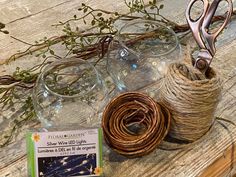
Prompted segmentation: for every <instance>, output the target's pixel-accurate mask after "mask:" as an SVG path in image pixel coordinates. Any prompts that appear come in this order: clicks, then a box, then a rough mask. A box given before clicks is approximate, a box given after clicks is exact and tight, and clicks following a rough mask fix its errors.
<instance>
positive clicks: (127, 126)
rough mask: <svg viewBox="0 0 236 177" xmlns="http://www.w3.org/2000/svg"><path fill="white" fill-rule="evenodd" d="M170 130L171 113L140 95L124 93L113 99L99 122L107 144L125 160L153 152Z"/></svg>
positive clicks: (146, 96) (149, 98)
mask: <svg viewBox="0 0 236 177" xmlns="http://www.w3.org/2000/svg"><path fill="white" fill-rule="evenodd" d="M169 127H170V112H169V111H168V110H167V109H166V108H165V107H164V106H162V105H161V104H159V103H157V102H155V101H154V100H153V99H152V98H151V97H149V96H148V95H146V94H143V93H139V92H127V93H124V94H121V95H119V96H118V97H116V98H114V99H113V100H112V101H111V102H110V103H109V104H108V105H107V106H106V108H105V110H104V113H103V118H102V128H103V135H104V139H105V141H106V143H107V144H108V145H109V146H110V147H111V148H112V149H113V150H114V151H116V152H117V153H119V154H121V155H124V156H127V157H140V156H143V155H146V154H148V153H150V152H152V151H153V150H154V149H156V148H157V146H158V145H159V144H160V143H161V141H162V140H163V139H164V137H165V136H166V135H167V133H168V130H169Z"/></svg>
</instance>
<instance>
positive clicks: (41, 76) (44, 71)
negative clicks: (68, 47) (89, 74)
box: [35, 58, 106, 98]
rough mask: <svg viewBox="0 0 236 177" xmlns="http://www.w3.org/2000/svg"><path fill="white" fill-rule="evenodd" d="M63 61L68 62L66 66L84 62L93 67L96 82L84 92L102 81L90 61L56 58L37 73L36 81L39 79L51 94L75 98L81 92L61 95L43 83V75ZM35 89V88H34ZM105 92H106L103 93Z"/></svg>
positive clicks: (63, 62)
mask: <svg viewBox="0 0 236 177" xmlns="http://www.w3.org/2000/svg"><path fill="white" fill-rule="evenodd" d="M72 62H73V63H72ZM65 63H68V66H67V67H70V66H73V64H86V65H88V66H89V67H90V68H92V69H93V71H94V73H95V75H96V79H97V81H98V82H96V83H95V84H94V85H93V86H92V87H91V89H90V90H89V91H88V92H86V94H88V93H89V92H91V91H92V90H93V89H95V88H96V86H98V84H99V82H103V81H102V79H101V77H100V74H99V72H98V70H97V69H96V68H95V66H93V65H92V64H91V63H90V62H88V61H86V60H83V59H80V58H63V59H60V60H58V61H57V60H56V61H53V62H52V63H50V64H48V65H47V66H46V67H45V68H44V69H43V71H42V73H41V74H40V75H39V78H38V80H37V83H38V82H39V80H41V81H42V85H43V86H44V87H45V89H46V90H47V91H48V92H49V93H51V94H53V95H56V96H57V97H61V98H76V97H79V96H81V94H79V93H77V94H74V95H63V94H59V93H57V92H55V91H53V90H52V89H50V88H49V87H48V85H47V84H46V83H45V77H46V74H47V73H48V72H49V71H50V70H51V69H53V68H55V67H57V66H60V65H63V64H65ZM103 86H104V87H105V85H104V83H103ZM35 89H36V88H35ZM105 90H106V89H105ZM105 94H106V93H105Z"/></svg>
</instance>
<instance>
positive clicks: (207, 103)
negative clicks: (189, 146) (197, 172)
mask: <svg viewBox="0 0 236 177" xmlns="http://www.w3.org/2000/svg"><path fill="white" fill-rule="evenodd" d="M221 89H222V85H221V80H220V78H219V77H218V75H217V74H216V73H215V71H214V70H213V69H212V68H210V70H209V72H208V75H207V76H205V75H204V74H202V73H201V72H200V71H199V70H197V69H195V68H193V66H190V65H186V64H182V63H174V64H171V65H170V66H169V68H168V71H167V74H166V76H165V78H164V81H163V85H162V88H161V90H160V97H161V98H160V99H161V102H162V104H163V105H165V106H166V107H167V108H168V109H169V110H170V111H171V114H172V115H171V127H170V132H169V136H170V137H172V138H174V139H177V140H182V141H185V142H189V143H190V142H193V141H195V140H198V139H199V138H201V137H202V136H203V135H205V134H206V133H207V132H208V131H209V130H210V129H211V127H212V125H213V123H214V120H215V119H214V113H215V109H216V106H217V104H218V102H219V99H220V93H221Z"/></svg>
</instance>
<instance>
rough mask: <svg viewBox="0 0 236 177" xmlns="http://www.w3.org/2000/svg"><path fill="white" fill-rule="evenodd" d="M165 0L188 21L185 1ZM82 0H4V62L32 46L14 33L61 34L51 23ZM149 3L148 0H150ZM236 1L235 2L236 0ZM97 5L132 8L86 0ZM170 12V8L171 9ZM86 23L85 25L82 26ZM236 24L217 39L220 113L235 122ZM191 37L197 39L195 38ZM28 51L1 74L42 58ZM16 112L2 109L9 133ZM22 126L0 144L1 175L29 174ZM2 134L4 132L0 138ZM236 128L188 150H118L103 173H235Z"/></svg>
mask: <svg viewBox="0 0 236 177" xmlns="http://www.w3.org/2000/svg"><path fill="white" fill-rule="evenodd" d="M159 1H160V3H164V4H165V10H164V11H163V14H164V15H165V16H166V17H167V18H172V19H173V20H174V21H176V22H178V23H186V22H185V20H184V19H185V17H184V14H185V12H184V11H185V8H186V5H187V3H186V0H178V1H175V0H169V1H167V0H165V1H162V0H159ZM81 2H84V1H83V0H79V1H78V0H57V1H51V0H41V1H36V0H11V1H8V0H2V1H0V21H1V22H3V23H5V24H6V28H7V30H8V31H9V32H10V35H3V34H1V33H0V63H4V61H6V59H8V58H9V57H10V56H11V55H12V54H14V53H16V52H17V51H18V50H24V49H25V48H26V47H27V45H25V44H23V43H21V42H19V41H16V40H14V39H13V38H11V36H15V37H17V38H20V39H24V41H27V42H29V43H31V42H32V43H33V42H34V41H35V40H38V39H41V38H42V37H44V36H56V35H60V34H61V32H60V30H58V29H57V28H55V27H52V26H51V25H52V24H55V23H57V22H58V21H59V20H60V21H64V20H67V19H68V18H70V17H72V16H73V15H74V14H75V13H78V12H77V11H76V10H77V9H78V7H79V6H80V4H81ZM145 2H148V1H147V0H146V1H145ZM234 2H235V1H234ZM85 3H87V4H90V5H92V6H94V7H97V8H109V9H110V10H115V11H121V12H127V8H125V4H124V2H123V1H121V0H119V1H113V0H100V1H96V2H95V1H92V0H86V2H85ZM170 12H171V13H170ZM80 27H81V28H83V25H82V24H81V26H80ZM235 27H236V25H235V22H234V21H232V23H231V24H230V26H229V28H228V29H227V30H225V32H224V33H223V35H222V37H220V39H219V40H218V43H217V54H216V57H215V58H214V61H213V62H212V66H213V67H214V68H215V69H216V70H217V71H218V72H219V73H220V75H221V77H222V78H223V81H224V89H223V93H222V98H221V101H220V103H219V105H218V107H217V110H216V116H219V117H222V118H224V119H228V120H231V121H233V122H236V40H234V39H235V38H236V34H235V32H236V28H235ZM191 40H192V39H191ZM39 60H40V59H36V58H33V57H30V56H24V57H22V58H19V59H17V60H16V61H14V62H11V63H10V64H9V65H6V64H2V65H0V73H1V75H3V74H7V73H12V72H13V71H14V70H15V68H16V67H17V66H19V67H22V68H26V67H30V66H32V65H34V64H35V63H37V62H39ZM11 119H14V117H12V116H9V117H8V116H7V115H5V114H4V113H0V129H1V131H2V132H1V133H0V134H2V135H3V134H4V132H5V131H7V128H6V127H9V128H10V126H11V121H12V120H11ZM30 126H31V125H29V126H25V127H23V128H22V129H21V130H19V132H17V133H18V136H16V137H14V141H12V142H11V143H10V144H9V145H8V146H6V147H4V148H1V149H0V176H2V177H13V176H14V177H20V176H22V177H25V176H27V158H26V144H25V139H24V135H25V131H26V130H27V128H28V127H30ZM1 141H3V136H1V135H0V142H1ZM235 143H236V127H235V126H234V125H232V124H230V123H227V122H223V121H217V122H216V123H215V125H214V128H213V131H212V132H211V133H209V134H208V135H207V136H205V137H204V138H203V139H202V140H201V141H199V142H197V143H196V144H194V146H192V147H191V148H188V149H181V150H175V151H164V150H160V149H157V150H155V151H154V152H153V153H151V154H150V155H147V156H145V157H142V158H135V159H126V158H121V157H119V156H117V155H115V154H113V153H111V155H110V156H109V157H108V156H105V157H104V160H105V163H104V172H105V176H107V177H127V176H130V177H155V176H163V177H174V176H177V177H193V176H207V177H209V176H212V177H213V176H232V175H233V174H235V173H236V168H235V161H236V151H235Z"/></svg>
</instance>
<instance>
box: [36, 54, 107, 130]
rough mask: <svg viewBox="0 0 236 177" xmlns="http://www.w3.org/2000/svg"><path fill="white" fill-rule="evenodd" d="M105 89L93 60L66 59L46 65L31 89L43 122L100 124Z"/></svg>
mask: <svg viewBox="0 0 236 177" xmlns="http://www.w3.org/2000/svg"><path fill="white" fill-rule="evenodd" d="M107 93H108V92H107V89H106V86H105V85H104V82H103V80H102V79H101V76H100V75H99V73H98V71H97V70H96V69H95V67H94V66H93V65H92V64H90V63H89V62H87V61H84V60H81V59H78V58H75V59H65V60H60V61H56V62H53V63H51V64H50V65H48V66H47V67H45V69H44V71H43V72H42V73H41V75H40V76H39V78H38V80H37V82H36V85H35V87H34V90H33V104H34V108H35V111H36V114H37V116H38V118H39V120H40V121H41V122H42V124H43V125H44V126H61V125H65V124H75V123H76V124H79V125H81V126H84V127H86V126H95V125H99V124H100V121H101V119H100V118H101V117H100V116H101V115H100V113H101V112H102V111H103V108H104V106H105V103H106V98H107Z"/></svg>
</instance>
